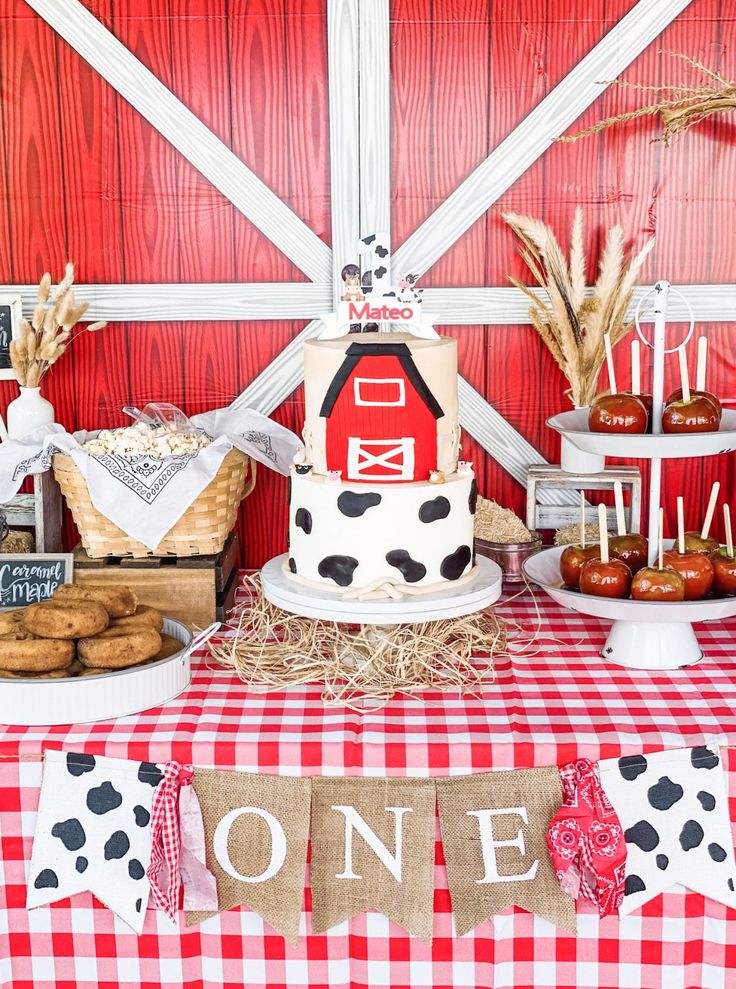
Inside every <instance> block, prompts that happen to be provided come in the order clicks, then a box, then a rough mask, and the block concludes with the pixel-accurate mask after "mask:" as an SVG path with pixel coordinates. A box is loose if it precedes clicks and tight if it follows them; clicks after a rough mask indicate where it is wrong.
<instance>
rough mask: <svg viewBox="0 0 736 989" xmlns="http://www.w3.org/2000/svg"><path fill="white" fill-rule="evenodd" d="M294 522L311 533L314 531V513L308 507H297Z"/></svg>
mask: <svg viewBox="0 0 736 989" xmlns="http://www.w3.org/2000/svg"><path fill="white" fill-rule="evenodd" d="M294 524H295V525H298V526H299V528H300V529H301V530H302V531H303V532H305V533H306V534H307V535H309V533H310V532H311V531H312V513H311V512H310V511H309V510H308V509H306V508H297V510H296V517H295V518H294Z"/></svg>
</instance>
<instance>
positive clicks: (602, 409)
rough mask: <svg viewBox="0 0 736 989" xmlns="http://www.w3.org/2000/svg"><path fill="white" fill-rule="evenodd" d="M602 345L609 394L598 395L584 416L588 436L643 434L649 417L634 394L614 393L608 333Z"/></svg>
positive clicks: (611, 354)
mask: <svg viewBox="0 0 736 989" xmlns="http://www.w3.org/2000/svg"><path fill="white" fill-rule="evenodd" d="M603 342H604V345H605V348H606V363H607V365H608V381H609V384H610V386H611V394H610V395H601V396H600V397H599V398H596V399H595V400H594V401H593V404H592V405H591V407H590V412H589V413H588V429H589V430H590V431H591V432H592V433H646V431H647V425H648V423H649V416H648V414H647V410H646V408H645V406H644V403H643V402H642V400H641V399H640V398H639V397H638V396H637V395H632V394H626V393H618V392H617V391H616V371H615V368H614V366H613V353H612V351H611V337H610V335H609V334H608V333H606V335H605V336H604V337H603Z"/></svg>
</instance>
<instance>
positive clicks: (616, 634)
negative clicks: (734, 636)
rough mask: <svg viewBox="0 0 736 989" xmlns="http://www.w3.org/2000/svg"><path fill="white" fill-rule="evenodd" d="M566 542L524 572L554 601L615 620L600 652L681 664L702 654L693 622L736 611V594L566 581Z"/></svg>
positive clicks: (634, 661)
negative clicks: (614, 590)
mask: <svg viewBox="0 0 736 989" xmlns="http://www.w3.org/2000/svg"><path fill="white" fill-rule="evenodd" d="M564 549H565V547H564V546H553V547H552V549H546V550H543V551H542V552H541V553H537V554H536V556H532V557H530V558H529V559H528V560H526V562H525V563H524V573H525V574H526V576H527V577H528V578H529V580H530V581H533V582H534V583H535V584H538V585H539V586H540V587H541V588H542V590H544V591H545V593H547V594H549V596H550V597H551V598H552V600H553V601H557V603H558V604H561V605H563V606H564V607H565V608H570V609H572V611H577V612H579V613H580V614H581V615H592V616H593V617H594V618H605V619H607V620H608V621H611V622H613V626H612V627H611V631H610V633H609V635H608V639H607V640H606V644H605V645H604V647H603V649H602V650H601V656H603V658H604V659H607V660H609V661H610V662H611V663H615V664H616V665H617V666H628V667H630V668H631V669H634V670H676V669H679V668H680V667H682V666H693V665H694V664H695V663H698V662H699V661H700V660H701V659H702V658H703V651H702V649H701V648H700V645H699V644H698V640H697V638H696V636H695V631H694V629H693V622H710V621H719V620H720V619H723V618H732V617H733V616H734V615H736V598H713V599H710V600H705V601H678V602H668V603H666V604H664V603H659V602H656V601H633V600H615V599H612V598H599V597H595V596H593V595H592V594H581V593H580V592H579V591H573V590H571V589H570V588H569V587H565V585H564V584H563V583H562V579H561V577H560V556H561V555H562V553H563V551H564Z"/></svg>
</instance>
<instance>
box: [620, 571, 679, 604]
mask: <svg viewBox="0 0 736 989" xmlns="http://www.w3.org/2000/svg"><path fill="white" fill-rule="evenodd" d="M631 596H632V598H633V599H634V600H635V601H684V600H685V578H684V577H683V576H682V574H679V573H678V572H677V571H676V570H672V569H671V568H670V567H666V568H663V569H662V570H660V569H659V568H658V567H643V568H642V569H641V570H640V571H639V572H638V573H637V574H636V576H635V577H634V579H633V580H632V582H631Z"/></svg>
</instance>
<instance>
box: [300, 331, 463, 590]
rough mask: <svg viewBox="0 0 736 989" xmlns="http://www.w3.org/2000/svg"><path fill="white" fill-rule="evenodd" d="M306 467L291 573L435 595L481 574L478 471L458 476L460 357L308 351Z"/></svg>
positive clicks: (333, 345) (360, 346)
mask: <svg viewBox="0 0 736 989" xmlns="http://www.w3.org/2000/svg"><path fill="white" fill-rule="evenodd" d="M305 402H306V423H305V428H304V442H305V450H304V462H303V463H297V464H295V465H294V466H293V468H292V474H291V482H290V486H289V487H290V494H289V503H290V507H289V553H288V563H287V564H286V565H285V566H286V571H287V572H288V574H289V576H290V577H291V578H292V579H294V580H295V581H297V582H306V583H308V584H311V585H313V584H317V585H319V586H323V587H330V588H333V589H335V590H336V591H340V592H341V593H342V594H343V596H345V597H353V596H355V597H358V596H360V595H361V594H364V593H371V594H387V595H389V596H392V597H400V596H402V595H403V594H406V593H410V594H417V593H430V592H432V591H436V590H438V589H441V588H442V587H443V586H444V585H446V584H448V583H451V584H454V585H456V584H457V582H458V581H462V580H463V579H464V578H465V579H468V578H469V577H470V576H472V575H473V574H474V573H475V560H474V555H473V516H474V514H475V503H476V499H477V487H476V482H475V478H474V476H473V472H472V468H471V465H469V464H461V465H460V468H459V469H458V460H457V456H458V451H459V438H460V430H459V426H458V420H457V349H456V343H455V341H454V340H451V339H448V338H445V337H436V338H434V339H417V338H415V337H414V336H411V335H410V334H407V333H388V332H365V333H359V334H349V335H347V336H345V337H342V338H339V339H330V340H311V341H309V342H308V343H307V344H306V346H305Z"/></svg>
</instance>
